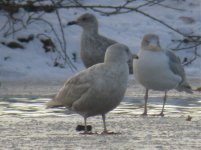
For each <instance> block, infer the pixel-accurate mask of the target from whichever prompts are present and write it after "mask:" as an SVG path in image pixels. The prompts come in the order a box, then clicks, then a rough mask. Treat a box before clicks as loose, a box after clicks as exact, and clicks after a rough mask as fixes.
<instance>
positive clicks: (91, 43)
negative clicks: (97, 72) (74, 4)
mask: <svg viewBox="0 0 201 150" xmlns="http://www.w3.org/2000/svg"><path fill="white" fill-rule="evenodd" d="M68 25H79V26H81V27H82V28H83V32H82V35H81V50H80V56H81V59H82V61H83V63H84V65H85V67H86V68H88V67H90V66H92V65H94V64H97V63H101V62H103V61H104V55H105V52H106V49H107V48H108V47H109V46H110V45H112V44H114V43H117V42H116V41H114V40H112V39H109V38H107V37H105V36H102V35H100V34H99V32H98V20H97V19H96V17H95V16H94V15H93V14H89V13H85V14H83V15H81V16H80V17H78V19H77V20H75V21H71V22H69V23H68ZM132 69H133V68H132V60H130V61H129V70H130V73H132Z"/></svg>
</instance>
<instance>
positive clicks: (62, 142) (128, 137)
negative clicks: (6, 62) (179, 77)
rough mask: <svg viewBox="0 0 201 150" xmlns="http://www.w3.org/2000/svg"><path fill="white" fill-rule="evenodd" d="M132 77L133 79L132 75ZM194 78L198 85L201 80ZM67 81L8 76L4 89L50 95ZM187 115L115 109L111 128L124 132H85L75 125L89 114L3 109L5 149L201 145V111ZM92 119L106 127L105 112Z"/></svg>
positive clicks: (0, 141) (187, 149)
mask: <svg viewBox="0 0 201 150" xmlns="http://www.w3.org/2000/svg"><path fill="white" fill-rule="evenodd" d="M129 83H130V84H133V83H132V81H131V82H129ZM192 83H194V84H193V85H194V86H195V87H196V86H198V85H199V84H200V82H197V81H196V80H195V82H192ZM62 84H63V81H58V82H54V83H50V82H47V83H44V82H40V83H36V82H33V81H32V82H26V83H21V82H20V84H19V83H18V82H2V83H1V87H0V92H1V93H0V95H1V97H12V96H19V97H24V96H30V95H38V96H41V97H46V96H51V95H53V94H54V93H55V91H58V89H59V88H60V87H61V85H62ZM128 91H129V90H128ZM139 91H140V90H139ZM127 93H129V92H127ZM50 111H51V110H50ZM186 117H187V115H177V116H175V115H168V116H165V117H156V116H152V115H149V116H148V117H141V116H140V115H137V114H124V113H121V114H118V113H112V112H111V113H109V114H108V115H107V120H106V121H107V127H108V130H110V131H114V132H117V133H119V134H115V135H100V134H93V135H81V134H79V133H78V132H76V131H75V127H76V126H77V125H78V124H83V118H82V117H81V116H79V115H76V114H68V115H63V116H60V115H58V116H57V115H52V114H47V115H46V116H31V115H30V116H23V115H22V116H18V115H14V114H12V115H0V150H29V149H30V150H31V149H34V150H36V149H37V150H38V149H41V150H43V149H45V150H46V149H47V150H51V149H53V150H56V149H58V150H62V149H66V150H71V149H72V150H105V149H111V150H117V149H118V150H119V149H120V150H125V149H131V150H141V149H142V150H145V149H148V150H166V149H167V150H169V149H172V150H173V149H174V150H175V149H176V150H181V149H182V150H200V149H201V116H199V115H195V116H192V117H193V118H192V120H191V121H187V120H186ZM88 124H90V125H92V126H93V132H98V133H101V131H102V130H103V128H102V120H101V117H100V116H96V117H91V118H89V119H88Z"/></svg>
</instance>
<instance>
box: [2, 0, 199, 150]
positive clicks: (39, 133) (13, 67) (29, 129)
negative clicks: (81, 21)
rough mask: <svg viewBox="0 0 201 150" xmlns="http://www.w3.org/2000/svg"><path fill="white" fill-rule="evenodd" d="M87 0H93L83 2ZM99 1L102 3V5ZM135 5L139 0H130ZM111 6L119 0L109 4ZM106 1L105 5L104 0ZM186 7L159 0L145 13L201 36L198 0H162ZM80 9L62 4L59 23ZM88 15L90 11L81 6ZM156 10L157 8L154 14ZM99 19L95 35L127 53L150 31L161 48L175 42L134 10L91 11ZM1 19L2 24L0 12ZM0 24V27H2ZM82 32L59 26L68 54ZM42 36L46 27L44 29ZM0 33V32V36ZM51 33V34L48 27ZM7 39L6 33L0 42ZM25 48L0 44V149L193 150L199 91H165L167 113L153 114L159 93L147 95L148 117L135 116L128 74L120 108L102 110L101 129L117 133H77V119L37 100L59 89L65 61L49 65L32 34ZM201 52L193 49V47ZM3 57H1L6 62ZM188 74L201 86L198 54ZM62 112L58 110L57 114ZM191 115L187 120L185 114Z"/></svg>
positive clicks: (134, 91) (138, 90) (95, 121)
mask: <svg viewBox="0 0 201 150" xmlns="http://www.w3.org/2000/svg"><path fill="white" fill-rule="evenodd" d="M85 2H86V3H88V2H89V3H90V4H91V3H93V2H94V1H93V0H87V1H85ZM104 2H105V1H102V3H104ZM137 2H138V3H141V2H142V1H137ZM110 3H111V4H115V3H118V2H116V1H110ZM107 4H108V2H107ZM164 4H165V5H169V6H171V7H176V8H179V9H184V10H185V11H181V10H175V9H169V8H164V7H161V6H158V5H155V6H152V7H145V8H143V9H142V10H143V11H145V12H148V13H149V14H150V15H153V16H155V17H157V18H159V19H162V20H163V21H165V22H166V23H168V24H170V25H172V26H173V27H175V28H178V29H180V30H181V31H183V32H194V33H195V35H200V34H201V13H200V11H201V10H200V1H199V0H194V1H190V0H186V1H185V2H183V1H179V0H178V1H176V0H170V1H169V0H168V1H166V2H165V3H164ZM84 12H86V10H83V9H70V10H66V9H62V10H61V11H60V14H61V16H62V23H63V25H65V24H66V23H67V22H68V21H71V20H73V19H75V18H76V17H78V16H79V15H80V14H82V13H84ZM88 12H91V11H88ZM159 12H160V13H159ZM95 14H96V16H97V18H98V20H99V24H100V32H101V33H102V34H103V35H106V36H108V37H110V38H113V39H115V40H117V41H120V42H122V43H125V44H127V45H128V46H129V47H130V49H131V50H132V51H133V52H137V50H138V49H139V47H140V41H141V38H142V37H143V35H144V34H145V33H148V32H154V33H157V34H159V36H160V37H161V43H162V46H163V47H165V48H166V47H167V48H172V47H174V46H175V45H174V43H173V42H172V41H171V39H179V38H181V36H180V35H178V34H177V33H174V32H173V31H171V30H169V29H167V28H166V27H164V26H163V25H161V24H159V23H156V22H154V21H153V20H151V19H149V18H147V17H145V16H143V15H141V14H137V13H129V14H121V15H114V16H110V17H107V16H101V15H100V14H98V13H95ZM181 16H189V17H192V18H193V19H194V20H195V22H194V23H192V24H186V23H184V22H183V21H182V20H180V19H179V17H181ZM46 17H47V18H46V19H48V20H50V21H51V22H52V23H53V24H55V25H56V24H57V20H56V19H54V18H55V14H52V13H50V14H48V15H47V16H46ZM0 19H1V21H2V22H3V21H6V20H5V18H4V17H3V16H1V15H0ZM1 25H2V24H0V26H1ZM43 27H45V25H43V24H33V25H32V26H30V27H29V28H27V29H26V30H25V31H21V32H18V33H16V36H15V37H14V40H15V38H17V37H18V36H24V35H29V34H35V35H36V34H38V33H43V32H45V29H44V28H43ZM80 32H81V29H80V28H79V27H76V26H71V27H65V33H66V34H65V36H66V39H67V47H68V54H69V56H70V57H71V54H72V53H74V52H75V53H76V54H79V44H78V43H79V38H80ZM46 33H47V32H46ZM2 34H3V31H2V30H1V32H0V35H2ZM50 34H52V33H51V32H50ZM8 39H9V40H13V39H12V37H8V38H3V37H2V36H1V38H0V40H1V42H2V41H6V40H8ZM24 46H25V49H23V50H22V49H10V48H7V47H5V46H4V45H2V44H0V137H1V138H0V149H2V150H7V149H8V150H10V149H13V150H15V149H20V150H21V149H22V150H23V149H24V150H27V149H48V150H49V149H59V150H60V149H78V150H79V149H91V150H92V149H93V150H94V149H122V150H123V149H154V150H162V149H178V150H180V149H183V150H189V149H192V150H199V149H200V147H201V144H200V143H201V132H200V131H201V110H200V108H201V99H200V97H201V94H200V93H199V92H195V93H194V94H192V95H191V94H185V93H178V92H176V91H170V93H169V94H168V95H169V97H168V100H167V106H166V109H165V114H166V116H165V117H163V118H161V117H155V116H153V114H157V113H159V112H160V109H161V103H162V100H161V97H162V96H163V93H161V92H151V93H150V100H149V108H148V111H149V113H150V114H151V115H149V116H148V117H145V118H143V117H141V116H140V115H139V114H140V113H142V111H143V94H144V93H143V89H142V87H141V86H140V85H138V84H136V83H135V81H134V78H133V76H132V75H131V76H130V80H129V86H128V89H127V92H126V96H125V98H124V100H123V102H122V103H121V105H120V106H119V107H118V108H117V109H115V110H114V111H112V112H110V113H109V114H108V115H107V124H108V129H109V130H111V131H116V132H120V134H117V135H108V136H103V135H87V136H84V135H80V134H79V133H77V132H76V131H75V126H76V125H77V124H81V123H83V119H82V118H81V117H80V116H79V115H76V114H71V113H69V112H68V111H65V110H64V109H50V110H46V109H45V107H44V103H45V102H46V101H48V100H49V99H50V98H51V97H52V96H53V95H54V94H55V93H56V92H57V91H58V90H59V88H60V87H61V86H62V84H63V82H64V80H66V79H67V78H68V77H69V76H71V75H73V74H74V73H75V72H72V71H71V70H70V69H69V68H68V66H66V67H65V68H58V67H53V59H54V58H55V56H54V53H49V54H47V53H45V52H44V50H43V49H42V45H41V43H40V42H39V41H38V40H37V39H35V40H33V42H30V43H28V44H24ZM198 52H199V53H200V47H199V51H198ZM177 55H178V56H180V57H181V59H183V58H184V57H188V58H191V57H193V53H192V51H191V50H187V51H179V52H177ZM5 58H6V59H5ZM75 65H76V67H77V68H78V71H79V70H82V69H84V67H83V65H82V63H81V60H80V59H79V58H78V60H77V62H76V63H75ZM185 70H186V72H187V78H188V79H189V82H190V84H191V85H192V87H193V89H196V88H197V87H200V86H201V78H200V77H201V59H200V58H198V59H197V60H196V61H194V62H193V63H192V64H191V65H188V66H185ZM64 111H65V113H67V114H63V112H64ZM188 115H190V116H191V117H192V120H191V121H186V118H187V116H188ZM88 123H89V124H91V125H92V126H93V131H97V132H101V131H102V122H101V118H100V117H99V116H97V117H93V118H89V122H88Z"/></svg>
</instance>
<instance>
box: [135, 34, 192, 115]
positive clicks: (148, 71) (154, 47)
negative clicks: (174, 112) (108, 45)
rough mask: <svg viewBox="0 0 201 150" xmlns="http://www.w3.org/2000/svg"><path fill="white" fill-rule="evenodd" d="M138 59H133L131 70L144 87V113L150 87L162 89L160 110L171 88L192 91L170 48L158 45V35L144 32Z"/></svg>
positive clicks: (180, 65) (145, 112) (179, 63)
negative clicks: (162, 95)
mask: <svg viewBox="0 0 201 150" xmlns="http://www.w3.org/2000/svg"><path fill="white" fill-rule="evenodd" d="M138 57H139V59H134V61H133V70H134V76H135V79H136V80H137V81H138V82H139V83H140V84H141V85H143V86H144V87H145V89H146V92H145V98H144V99H145V104H144V113H143V115H147V100H148V92H149V90H150V89H152V90H157V91H164V92H165V96H164V100H163V107H162V111H161V113H160V114H159V115H161V116H163V115H164V113H163V111H164V106H165V103H166V99H167V92H168V91H169V90H171V89H176V90H178V91H185V92H188V93H192V90H191V87H190V86H189V84H188V83H187V81H186V75H185V72H184V68H183V66H182V64H181V62H180V59H179V57H177V56H176V55H175V54H174V53H173V52H172V51H170V50H163V49H162V48H161V47H160V42H159V37H158V35H155V34H146V35H145V36H144V37H143V40H142V43H141V50H140V51H139V54H138Z"/></svg>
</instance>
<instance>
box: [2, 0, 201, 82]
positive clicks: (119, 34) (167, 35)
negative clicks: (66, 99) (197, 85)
mask: <svg viewBox="0 0 201 150" xmlns="http://www.w3.org/2000/svg"><path fill="white" fill-rule="evenodd" d="M83 3H84V4H88V5H92V4H97V2H96V1H93V0H87V1H84V2H83ZM142 3H144V1H143V0H138V1H135V2H133V3H132V4H130V5H132V6H137V5H140V4H142ZM200 3H201V2H200V0H193V1H191V0H186V1H181V0H168V1H164V2H163V3H162V4H164V5H168V6H170V7H172V8H177V9H172V8H166V7H162V6H160V5H153V6H149V5H148V6H145V7H142V8H141V9H140V10H142V11H144V12H146V13H148V14H150V15H151V16H154V17H156V18H158V19H160V20H162V21H164V22H165V23H167V24H169V25H171V26H172V27H174V28H175V29H179V30H180V31H181V32H185V33H193V35H201V9H200V8H201V6H200ZM99 4H107V5H119V4H122V2H121V1H100V3H99ZM85 12H90V13H93V14H95V15H96V16H97V18H98V21H99V27H100V28H99V31H100V33H101V34H103V35H105V36H108V37H109V38H112V39H114V40H116V41H119V42H121V43H124V44H126V45H128V46H129V47H130V49H131V51H132V52H133V53H137V51H138V50H139V48H140V43H141V39H142V37H143V35H144V34H146V33H150V32H152V33H156V34H158V35H159V36H160V42H161V45H162V47H163V48H175V47H176V43H174V42H173V41H172V40H174V39H178V40H179V39H181V40H182V36H181V35H179V34H178V33H176V32H174V31H172V30H170V29H169V28H167V27H165V26H164V25H162V24H160V23H158V22H156V21H154V20H152V19H150V18H148V17H146V16H144V15H142V14H140V13H137V12H131V13H124V14H119V15H112V16H103V15H100V14H99V13H97V12H93V11H91V10H85V9H60V10H59V13H60V15H61V21H62V25H63V26H64V32H65V38H66V42H67V53H68V55H69V57H70V58H72V53H76V54H77V55H78V56H79V50H80V45H79V43H80V34H81V31H82V29H81V28H80V27H78V26H66V24H67V22H68V21H71V20H74V19H76V18H77V17H78V16H80V15H81V14H83V13H85ZM1 14H2V13H1V12H0V20H1V23H0V28H2V27H3V25H4V24H5V22H6V21H7V18H6V17H5V16H3V15H1ZM15 16H16V17H20V16H23V10H20V12H19V13H18V14H15ZM23 17H25V18H26V16H23ZM180 17H191V18H193V20H194V22H193V23H190V24H189V23H185V22H184V21H182V19H180ZM43 18H44V19H46V20H48V21H49V22H51V23H52V24H53V26H54V28H55V30H56V31H58V34H59V35H60V36H61V34H60V33H59V23H58V19H57V17H56V14H55V12H52V13H48V14H46V15H44V16H43ZM4 33H5V29H4V30H1V31H0V42H9V41H17V40H16V39H17V38H18V37H22V36H29V35H30V34H33V35H34V37H35V38H34V39H33V41H31V42H29V43H21V44H22V45H23V46H24V47H25V48H24V49H19V48H18V49H11V48H8V47H7V46H5V45H3V44H0V82H1V81H13V80H14V81H26V80H27V81H49V80H65V79H67V78H68V77H69V76H71V75H73V74H74V73H76V72H77V71H71V69H70V68H69V67H68V65H66V66H65V67H64V68H60V67H54V66H53V60H54V59H55V58H56V57H57V56H56V55H57V54H56V53H52V52H49V53H45V51H44V49H43V48H42V43H41V42H40V41H39V38H36V36H37V35H38V34H43V33H45V34H47V35H49V36H52V35H53V32H52V30H51V29H50V28H49V26H48V25H47V24H45V23H44V22H35V23H32V24H31V25H29V26H28V27H27V28H26V29H24V30H21V31H19V32H16V33H15V34H14V35H12V34H11V35H10V36H8V37H3V34H4ZM53 41H54V42H55V43H56V45H57V42H58V41H56V38H55V39H53ZM177 44H178V43H177ZM198 52H199V53H200V54H201V47H198ZM177 55H178V56H180V57H181V60H183V58H184V57H187V58H192V57H193V51H192V50H185V51H179V52H177ZM72 61H73V60H72ZM74 65H75V66H76V67H77V68H78V71H79V70H82V69H84V66H83V64H82V62H81V60H80V58H79V57H78V60H77V61H76V62H74ZM185 70H186V72H187V77H188V78H193V77H200V76H201V59H200V58H198V59H196V60H195V61H193V63H192V64H190V65H188V66H186V67H185Z"/></svg>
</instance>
